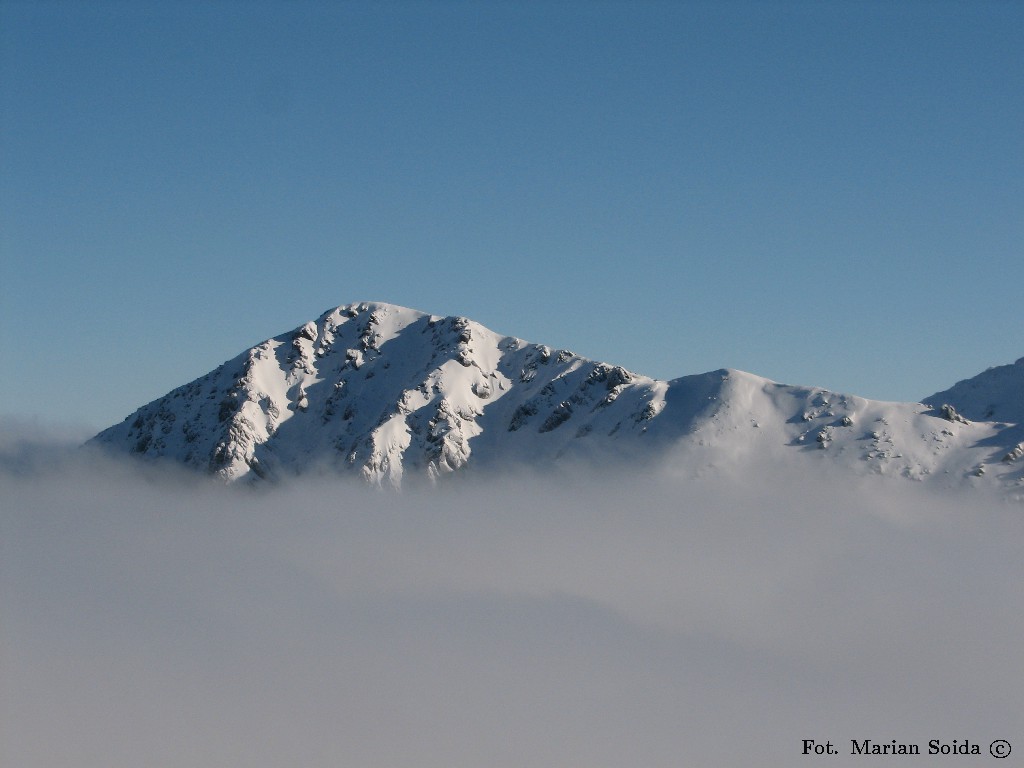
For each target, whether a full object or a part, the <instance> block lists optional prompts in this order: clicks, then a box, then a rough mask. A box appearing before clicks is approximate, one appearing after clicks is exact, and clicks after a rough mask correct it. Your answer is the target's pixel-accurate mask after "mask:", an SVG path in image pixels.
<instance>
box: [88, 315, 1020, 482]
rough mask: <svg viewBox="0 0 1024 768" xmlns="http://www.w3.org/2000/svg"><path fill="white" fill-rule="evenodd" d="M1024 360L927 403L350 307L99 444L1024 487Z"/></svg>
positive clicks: (288, 458)
mask: <svg viewBox="0 0 1024 768" xmlns="http://www.w3.org/2000/svg"><path fill="white" fill-rule="evenodd" d="M1022 422H1024V359H1022V360H1018V361H1017V363H1015V364H1014V365H1012V366H1003V367H1001V368H994V369H990V370H989V371H986V372H985V373H983V374H981V375H980V376H978V377H975V378H974V379H970V380H968V381H965V382H960V383H959V384H957V385H956V386H954V387H953V388H951V389H949V390H947V391H946V392H940V393H938V394H936V395H934V396H932V397H929V398H925V401H924V402H923V403H886V402H879V401H872V400H866V399H864V398H860V397H855V396H852V395H846V394H838V393H834V392H829V391H827V390H823V389H818V388H813V387H794V386H787V385H783V384H777V383H775V382H772V381H769V380H768V379H764V378H761V377H759V376H754V375H752V374H749V373H744V372H742V371H736V370H726V369H723V370H718V371H712V372H709V373H703V374H698V375H694V376H684V377H682V378H678V379H673V380H672V381H660V380H656V379H651V378H648V377H646V376H642V375H640V374H637V373H633V372H631V371H627V370H625V369H624V368H621V367H618V366H615V365H611V364H608V363H599V362H594V361H592V360H587V359H585V358H582V357H580V356H578V355H575V354H573V353H572V352H569V351H568V350H564V349H562V350H560V349H551V348H549V347H546V346H543V345H539V344H532V343H528V342H526V341H523V340H521V339H517V338H514V337H511V336H502V335H500V334H497V333H494V332H493V331H490V330H488V329H487V328H484V327H483V326H481V325H480V324H478V323H475V322H473V321H471V320H468V319H467V318H464V317H436V316H432V315H427V314H424V313H422V312H418V311H415V310H412V309H407V308H405V307H399V306H395V305H391V304H384V303H369V302H363V303H357V304H349V305H346V306H342V307H338V308H337V309H333V310H330V311H328V312H325V313H324V314H323V315H321V316H320V317H319V318H318V319H316V320H314V321H311V322H309V323H306V324H305V325H303V326H301V327H300V328H297V329H295V330H294V331H292V332H290V333H287V334H284V335H282V336H277V337H274V338H272V339H268V340H267V341H265V342H263V343H262V344H258V345H257V346H255V347H253V348H252V349H249V350H247V351H245V352H243V353H242V354H241V355H239V356H238V357H235V358H233V359H232V360H229V361H227V362H226V363H224V364H223V365H221V366H220V367H219V368H217V369H216V370H214V371H212V372H210V373H209V374H207V375H206V376H203V377H201V378H199V379H196V380H195V381H193V382H191V383H189V384H186V385H184V386H182V387H179V388H178V389H175V390H174V391H172V392H170V393H168V394H167V395H165V396H164V397H162V398H160V399H158V400H155V401H153V402H152V403H149V404H148V405H146V406H143V407H142V408H140V409H139V410H138V411H136V412H135V413H133V414H132V415H131V416H129V417H128V418H126V419H125V420H124V422H122V423H121V424H118V425H116V426H113V427H110V428H109V429H107V430H104V431H103V432H101V433H100V434H99V435H97V436H96V437H94V438H93V440H92V441H91V442H92V443H94V444H99V445H102V446H106V447H109V448H112V449H117V450H123V451H128V452H131V453H135V454H141V455H143V456H146V457H153V458H157V457H163V458H168V459H172V460H175V461H177V462H181V463H184V464H186V465H188V466H190V467H194V468H197V469H201V470H206V471H209V472H212V473H216V474H217V475H219V476H221V477H222V478H224V479H225V480H229V481H238V480H243V479H245V480H255V479H259V478H282V477H285V476H288V475H293V474H303V473H312V472H342V473H347V472H354V473H358V474H359V475H361V476H362V477H363V478H364V479H366V480H367V481H369V482H371V483H376V484H391V485H399V484H401V483H402V482H403V479H406V480H407V479H409V478H410V477H427V478H435V479H436V478H438V477H440V476H443V475H445V474H448V473H451V472H454V471H457V470H460V469H463V468H464V467H467V466H473V467H487V466H491V467H495V466H499V467H507V466H510V465H525V466H529V467H546V466H551V465H553V464H555V463H557V462H581V463H591V464H595V465H597V466H602V465H603V464H604V463H607V462H611V463H614V464H616V465H623V464H629V463H631V462H632V463H635V464H637V465H652V464H668V465H672V466H676V467H679V468H681V469H683V470H684V471H691V470H692V471H698V472H699V471H700V470H701V469H703V468H705V467H709V466H716V465H718V466H730V465H735V464H737V463H742V462H758V461H796V460H800V459H798V458H797V457H800V456H803V457H804V459H807V460H811V461H818V462H821V461H827V462H832V463H838V464H840V465H845V466H847V467H848V468H849V469H850V470H851V471H854V472H858V473H880V474H891V475H903V476H906V477H910V478H915V479H925V478H943V479H944V481H945V482H950V483H960V482H970V483H979V482H981V483H986V484H989V483H997V484H1000V485H1006V486H1009V487H1011V488H1020V487H1024V447H1022V445H1021V441H1022V440H1024V435H1022V434H1021V432H1022V429H1024V426H1022Z"/></svg>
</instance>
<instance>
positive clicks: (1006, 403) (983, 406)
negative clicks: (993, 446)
mask: <svg viewBox="0 0 1024 768" xmlns="http://www.w3.org/2000/svg"><path fill="white" fill-rule="evenodd" d="M922 402H924V403H927V404H928V405H931V406H934V407H936V408H941V407H942V406H943V405H945V404H948V405H952V406H953V407H954V408H956V410H957V411H958V412H959V413H961V414H963V415H964V416H965V417H966V418H968V419H971V420H972V421H1001V422H1007V423H1010V424H1022V423H1024V357H1022V358H1021V359H1019V360H1018V361H1017V362H1015V363H1014V364H1013V365H1000V366H997V367H995V368H989V369H988V370H987V371H984V372H983V373H979V374H978V375H977V376H975V377H973V378H970V379H966V380H964V381H959V382H957V383H956V384H954V385H953V386H952V387H950V388H949V389H947V390H944V391H943V392H936V393H935V394H934V395H931V396H930V397H926V398H925V399H924V400H923V401H922Z"/></svg>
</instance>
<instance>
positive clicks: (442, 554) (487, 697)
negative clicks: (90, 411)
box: [0, 445, 1024, 768]
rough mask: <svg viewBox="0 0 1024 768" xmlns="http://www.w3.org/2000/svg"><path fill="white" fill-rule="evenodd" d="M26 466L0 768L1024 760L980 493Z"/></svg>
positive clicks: (6, 497) (715, 479) (743, 475)
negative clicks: (947, 751) (265, 477)
mask: <svg viewBox="0 0 1024 768" xmlns="http://www.w3.org/2000/svg"><path fill="white" fill-rule="evenodd" d="M16 450H17V449H16V448H9V449H8V450H7V453H5V454H4V456H5V459H4V462H2V464H0V505H2V513H0V525H2V529H0V539H2V544H0V546H2V549H0V580H2V587H0V627H2V629H0V641H2V646H0V647H2V655H0V665H2V667H0V672H2V686H0V689H2V693H0V762H3V763H4V764H5V765H12V766H15V765H16V766H20V767H22V768H32V767H35V766H40V767H41V766H46V768H58V767H60V766H75V767H76V768H80V767H82V766H86V767H92V766H95V767H96V768H119V767H121V766H124V767H125V768H127V767H128V766H131V768H137V766H139V765H146V766H154V767H156V766H181V765H246V766H253V767H255V768H260V767H262V766H281V765H301V766H332V767H334V766H358V767H360V768H361V767H363V766H367V767H369V766H381V767H384V766H387V767H388V768H402V767H404V766H416V767H417V768H427V767H432V766H438V767H440V766H444V767H445V768H451V767H452V766H456V767H458V766H482V765H486V766H495V767H499V768H500V767H502V766H516V767H517V768H518V767H521V766H524V765H537V766H541V765H543V766H583V765H586V766H609V767H611V766H622V767H625V766H629V767H631V768H632V767H633V766H680V765H702V766H736V765H759V766H790V765H792V764H793V763H794V761H795V760H797V759H799V758H800V757H802V754H801V752H802V748H803V740H804V739H815V740H816V741H817V742H819V743H824V742H826V741H831V742H832V743H833V744H834V745H835V747H836V749H837V751H838V752H839V755H838V756H836V757H831V758H828V764H829V765H831V766H842V765H847V764H852V763H853V762H854V760H855V756H851V755H850V741H851V740H852V739H857V740H863V739H871V740H873V741H875V742H878V743H889V742H890V741H891V740H893V739H895V740H896V741H897V742H900V743H916V744H919V745H921V747H922V753H926V752H927V743H928V741H929V740H931V739H939V740H941V741H943V742H945V743H952V741H953V740H954V739H956V740H957V741H958V742H959V743H963V742H964V741H965V740H968V741H970V742H971V743H972V744H978V745H979V746H980V748H981V752H982V757H981V758H974V760H976V761H979V762H980V761H982V760H985V761H987V760H990V759H991V758H990V757H989V756H988V745H989V744H990V742H992V741H993V740H994V739H1006V740H1008V741H1009V742H1010V743H1011V744H1013V745H1014V748H1015V749H1019V750H1024V738H1022V737H1024V728H1022V725H1024V722H1022V715H1021V713H1022V712H1024V693H1022V692H1024V654H1021V653H1020V647H1019V646H1020V638H1021V636H1022V634H1024V631H1022V630H1024V618H1022V617H1024V610H1022V609H1024V590H1021V588H1020V585H1021V575H1022V573H1021V570H1022V567H1021V563H1022V557H1021V555H1022V546H1021V542H1022V535H1021V534H1022V530H1021V529H1022V526H1024V516H1022V513H1024V508H1022V507H1021V506H1020V505H1019V504H1016V505H1015V504H1010V503H1006V502H1003V501H1000V500H998V499H996V498H994V497H988V496H985V495H983V494H982V493H980V492H979V493H974V494H969V495H950V494H946V495H944V496H941V497H940V496H937V495H934V494H931V493H929V492H927V491H925V490H924V489H923V488H921V487H920V486H918V485H915V484H914V483H911V482H909V481H901V480H895V481H894V480H886V479H882V478H877V479H859V480H852V479H850V478H843V477H839V476H833V475H829V474H827V473H824V474H822V473H818V474H815V475H814V476H813V477H811V476H809V475H802V474H800V473H799V472H798V471H797V470H796V469H794V470H793V471H792V472H780V471H779V470H778V468H774V469H772V468H761V469H756V468H745V469H744V470H742V471H739V470H737V471H735V472H731V473H730V472H725V471H718V472H716V473H714V474H713V475H710V476H705V477H702V478H699V479H695V478H692V477H675V476H669V475H668V474H666V473H664V472H660V471H658V472H655V471H650V472H634V473H632V474H629V475H626V474H621V475H614V474H613V475H607V474H604V475H601V476H594V475H588V474H587V473H586V472H582V471H574V472H571V473H566V474H565V475H564V476H560V475H558V474H556V473H551V474H548V475H546V476H543V477H541V476H537V475H530V474H527V473H525V472H516V473H514V474H511V475H510V474H504V475H501V476H489V475H480V476H475V475H472V476H467V477H466V478H465V479H463V480H462V481H460V482H456V483H449V484H442V485H441V486H439V487H437V488H434V489H431V490H427V489H409V490H406V491H403V492H390V491H387V492H383V491H375V490H371V489H367V488H363V487H360V486H354V485H351V484H347V483H339V482H329V481H326V480H323V479H320V480H316V481H309V482H303V483H292V484H282V485H280V486H277V487H273V488H268V489H263V490H259V491H256V490H252V489H246V488H227V487H221V486H215V485H211V484H209V483H205V482H199V481H197V480H195V478H193V477H191V476H185V475H181V474H179V473H176V472H173V471H171V470H168V469H166V468H154V467H150V468H148V469H147V470H146V471H145V472H140V471H139V470H138V468H137V467H136V466H135V465H129V464H124V463H118V462H114V461H111V460H109V459H107V458H103V457H99V456H96V455H92V454H89V453H84V452H80V451H65V452H64V453H61V454H59V456H58V459H57V460H55V461H51V462H50V463H49V464H46V463H44V462H42V461H41V460H40V459H39V457H40V456H41V455H43V454H42V452H41V451H40V450H39V446H38V445H36V446H34V447H33V448H32V457H33V458H32V460H31V461H29V460H27V459H26V460H16V459H17V456H15V455H14V454H15V453H16ZM51 456H53V454H51ZM1018 742H1020V744H1019V746H1018ZM958 764H960V765H967V764H975V763H973V762H971V760H970V759H962V760H960V761H958Z"/></svg>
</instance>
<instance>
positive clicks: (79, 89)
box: [0, 0, 1024, 429]
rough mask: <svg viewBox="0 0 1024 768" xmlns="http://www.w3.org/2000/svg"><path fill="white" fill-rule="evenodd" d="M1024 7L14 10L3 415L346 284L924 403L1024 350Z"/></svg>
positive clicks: (510, 321) (1, 219)
mask: <svg viewBox="0 0 1024 768" xmlns="http://www.w3.org/2000/svg"><path fill="white" fill-rule="evenodd" d="M1022 52H1024V4H1022V3H1019V2H983V1H980V0H972V1H971V2H962V3H941V2H920V3H913V2H884V3H864V2H859V3H858V2H847V3H839V2H835V3H828V2H807V3H787V2H778V3H769V2H756V3H744V2H706V3H700V2H694V3H685V2H675V3H654V2H649V3H636V2H631V3H608V2H507V3H482V2H480V3H469V2H466V3H454V2H453V3H444V2H409V3H383V4H382V3H369V2H367V3H340V2H338V3H335V2H330V3H327V2H325V3H315V2H277V3H243V2H220V3H217V2H204V3H189V2H184V1H183V2H172V3H164V2H160V3H147V2H144V1H143V0H133V1H132V2H125V3H111V2H90V3H85V2H82V3H77V2H65V3H56V2H45V1H41V0H36V1H35V2H30V3H21V2H13V1H12V0H3V2H0V57H2V58H0V248H2V254H0V255H2V261H0V264H2V266H0V270H2V271H0V359H2V363H0V414H8V415H18V416H23V417H30V418H34V419H38V420H41V421H46V422H59V423H74V424H79V425H85V426H91V427H95V428H97V429H98V428H100V427H104V426H106V425H108V424H110V423H113V422H116V421H119V420H120V419H122V418H123V417H124V416H126V415H127V414H128V413H130V412H131V411H133V410H134V409H135V408H137V407H138V406H140V405H142V404H143V403H145V402H147V401H149V400H151V399H153V398H156V397H158V396H160V395H162V394H164V393H165V392H167V391H168V390H170V389H172V388H173V387H175V386H178V385H180V384H183V383H186V382H187V381H190V380H191V379H193V378H195V377H197V376H199V375H202V374H204V373H206V372H207V371H208V370H210V369H212V368H213V367H215V366H216V365H218V364H219V363H221V362H223V361H224V360H226V359H228V358H230V357H232V356H234V355H236V354H238V353H239V352H241V351H243V350H244V349H245V348H247V347H248V346H251V345H252V344H254V343H257V342H259V341H260V340H262V339H264V338H266V337H269V336H272V335H276V334H278V333H282V332H284V331H287V330H289V329H291V328H293V327H295V326H297V325H299V324H301V323H303V322H305V321H306V320H309V319H312V318H314V317H316V316H317V315H319V314H320V313H321V312H322V311H324V310H326V309H328V308H330V307H334V306H337V305H339V304H344V303H348V302H351V301H357V300H364V299H371V300H381V301H390V302H394V303H398V304H403V305H406V306H411V307H415V308H417V309H422V310H424V311H427V312H431V313H434V314H461V315H467V316H469V317H471V318H473V319H474V320H477V321H479V322H481V323H483V324H484V325H486V326H488V327H490V328H492V329H493V330H495V331H498V332H502V333H508V334H512V335H516V336H520V337H523V338H526V339H529V340H531V341H536V342H543V343H547V344H550V345H552V346H559V347H568V348H570V349H572V350H573V351H575V352H577V353H579V354H582V355H585V356H588V357H592V358H596V359H600V360H605V361H608V362H612V363H617V364H621V365H625V366H626V367H628V368H631V369H633V370H636V371H639V372H642V373H645V374H648V375H652V376H657V377H661V378H671V377H675V376H680V375H684V374H690V373H699V372H702V371H706V370H711V369H715V368H719V367H733V368H740V369H743V370H747V371H751V372H753V373H757V374H760V375H763V376H767V377H769V378H772V379H775V380H777V381H782V382H785V383H791V384H808V385H819V386H825V387H829V388H832V389H837V390H841V391H845V392H853V393H855V394H859V395H863V396H866V397H872V398H878V399H886V400H902V399H906V400H916V399H918V398H921V397H924V396H926V395H928V394H930V393H931V392H933V391H936V390H940V389H944V388H946V387H948V386H949V385H951V384H952V383H954V382H955V381H956V380H958V379H961V378H965V377H968V376H971V375H974V374H975V373H978V372H980V371H981V370H983V369H985V368H986V367H988V366H992V365H999V364H1004V363H1008V362H1012V361H1014V360H1015V359H1017V358H1019V357H1021V356H1022V355H1024V333H1022V322H1021V295H1022V290H1021V289H1022V287H1024V258H1022V257H1024V253H1022V250H1024V249H1022V245H1024V53H1022Z"/></svg>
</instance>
